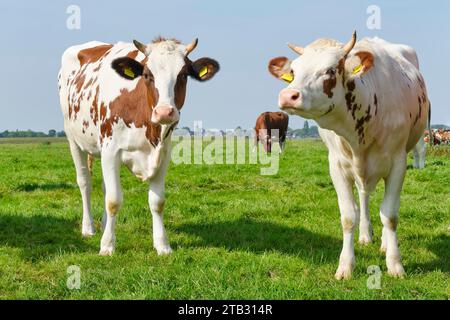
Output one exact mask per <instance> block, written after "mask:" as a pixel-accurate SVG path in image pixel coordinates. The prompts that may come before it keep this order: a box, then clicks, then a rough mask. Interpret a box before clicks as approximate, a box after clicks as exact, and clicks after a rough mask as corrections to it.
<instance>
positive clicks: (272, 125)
mask: <svg viewBox="0 0 450 320" xmlns="http://www.w3.org/2000/svg"><path fill="white" fill-rule="evenodd" d="M288 124H289V116H288V115H287V114H286V113H284V112H263V113H261V114H260V115H259V117H258V118H257V119H256V125H255V148H256V147H257V146H258V141H261V143H262V144H263V146H264V150H265V151H266V152H269V153H270V152H272V130H278V134H279V135H278V142H279V144H280V152H282V151H283V150H284V145H285V143H286V133H287V129H288Z"/></svg>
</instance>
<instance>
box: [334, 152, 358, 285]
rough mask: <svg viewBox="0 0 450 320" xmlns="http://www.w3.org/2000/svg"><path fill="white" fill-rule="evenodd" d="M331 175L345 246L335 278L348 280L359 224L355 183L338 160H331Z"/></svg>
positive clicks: (353, 262) (353, 259) (353, 258)
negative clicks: (354, 194) (354, 190)
mask: <svg viewBox="0 0 450 320" xmlns="http://www.w3.org/2000/svg"><path fill="white" fill-rule="evenodd" d="M329 161H330V175H331V179H332V180H333V185H334V188H335V189H336V193H337V196H338V203H339V210H340V212H341V224H342V231H343V235H344V236H343V245H342V251H341V255H340V258H339V267H338V269H337V271H336V274H335V277H336V279H338V280H341V279H348V278H350V277H351V275H352V271H353V268H354V267H355V250H354V246H353V239H354V230H355V225H356V224H357V222H358V215H359V214H358V206H357V205H356V202H355V198H354V196H353V188H352V186H353V181H352V179H350V178H349V177H347V176H346V175H345V174H344V172H343V171H342V169H341V168H340V166H339V164H338V162H337V160H334V159H332V158H331V157H330V158H329Z"/></svg>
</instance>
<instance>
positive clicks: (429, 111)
mask: <svg viewBox="0 0 450 320" xmlns="http://www.w3.org/2000/svg"><path fill="white" fill-rule="evenodd" d="M428 104H429V106H428V121H427V128H428V136H429V139H428V143H429V144H430V146H433V145H434V134H433V132H432V131H431V102H430V101H428Z"/></svg>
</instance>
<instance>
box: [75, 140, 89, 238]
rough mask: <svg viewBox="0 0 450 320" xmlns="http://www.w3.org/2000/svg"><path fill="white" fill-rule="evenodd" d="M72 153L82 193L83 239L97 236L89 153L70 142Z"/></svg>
mask: <svg viewBox="0 0 450 320" xmlns="http://www.w3.org/2000/svg"><path fill="white" fill-rule="evenodd" d="M69 145H70V152H71V154H72V158H73V162H74V164H75V169H76V171H77V183H78V187H79V188H80V192H81V199H82V201H83V221H82V228H81V234H82V235H83V237H89V236H92V235H94V234H95V228H94V220H93V219H92V215H91V192H92V181H91V175H90V173H89V168H88V161H87V153H86V152H83V151H81V149H80V148H79V147H78V145H77V144H76V143H75V142H74V141H71V140H69Z"/></svg>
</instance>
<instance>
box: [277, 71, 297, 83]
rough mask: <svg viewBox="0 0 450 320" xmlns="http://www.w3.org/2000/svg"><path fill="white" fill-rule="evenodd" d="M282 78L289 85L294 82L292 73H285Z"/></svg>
mask: <svg viewBox="0 0 450 320" xmlns="http://www.w3.org/2000/svg"><path fill="white" fill-rule="evenodd" d="M280 78H281V79H283V80H284V81H286V82H289V83H291V82H292V81H293V80H294V76H293V75H292V73H283V74H282V76H281V77H280Z"/></svg>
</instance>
